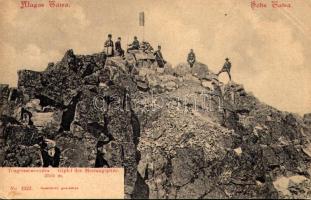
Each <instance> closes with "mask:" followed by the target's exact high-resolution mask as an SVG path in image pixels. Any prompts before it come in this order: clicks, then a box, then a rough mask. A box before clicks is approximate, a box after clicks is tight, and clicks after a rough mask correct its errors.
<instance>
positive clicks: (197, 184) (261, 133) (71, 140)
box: [0, 50, 311, 198]
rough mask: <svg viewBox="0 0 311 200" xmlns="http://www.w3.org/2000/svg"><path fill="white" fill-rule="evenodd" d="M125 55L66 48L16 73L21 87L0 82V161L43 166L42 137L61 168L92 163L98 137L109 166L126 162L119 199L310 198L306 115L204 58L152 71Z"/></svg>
mask: <svg viewBox="0 0 311 200" xmlns="http://www.w3.org/2000/svg"><path fill="white" fill-rule="evenodd" d="M132 53H133V54H136V55H137V57H136V59H137V58H138V63H136V61H135V58H134V56H133V54H132ZM132 53H130V54H126V55H125V60H123V59H122V58H120V57H110V58H108V59H107V58H106V55H105V54H104V53H99V54H93V55H75V54H74V52H73V50H68V51H67V52H66V54H65V56H64V57H63V59H62V60H61V61H60V62H56V63H55V64H54V63H53V64H52V63H51V64H49V65H48V67H47V69H46V70H44V71H42V72H34V71H30V70H21V71H19V72H18V75H19V80H18V88H9V87H8V85H0V114H1V118H0V122H1V124H0V125H1V126H0V134H1V137H0V147H1V148H0V162H1V166H21V167H29V166H31V167H39V166H41V161H40V158H39V151H40V147H39V148H38V141H39V138H40V137H41V136H43V137H45V138H50V139H53V140H55V141H56V145H57V147H59V149H60V151H61V158H60V166H61V167H94V165H95V159H96V144H97V142H98V141H102V142H106V143H107V144H105V145H104V152H105V155H104V159H105V160H106V161H107V163H108V165H109V166H110V167H124V168H125V197H126V198H299V197H300V198H308V197H310V195H311V194H310V188H311V184H310V174H311V172H310V169H309V168H310V148H309V146H310V141H311V138H310V137H311V136H310V130H311V127H310V120H309V118H310V114H306V115H305V116H304V117H303V118H302V117H300V116H297V115H294V114H290V113H287V112H281V111H278V110H276V109H274V108H272V107H270V106H268V105H266V104H264V103H262V102H260V101H259V100H258V99H256V97H254V96H253V95H252V94H251V93H249V92H247V91H246V90H245V89H244V87H243V86H242V85H240V84H237V83H234V82H229V83H227V84H224V83H221V82H219V81H218V77H217V75H215V74H214V73H213V72H211V71H209V69H208V68H207V66H206V65H204V64H201V63H196V64H195V65H194V66H193V68H190V66H189V65H188V64H179V65H178V66H177V67H176V68H173V67H171V66H170V65H166V66H165V67H164V68H158V67H157V65H156V63H153V64H152V58H150V59H149V58H146V55H143V56H144V57H139V54H141V51H140V50H138V51H133V52H132ZM141 61H142V62H141ZM22 108H23V109H26V110H27V111H29V112H31V114H32V121H33V125H29V124H22V123H21V122H19V120H20V118H21V112H22V111H21V110H22ZM297 176H298V177H299V180H302V181H298V182H297V181H296V179H293V177H297ZM280 177H281V179H282V177H285V179H286V181H285V182H286V183H288V184H286V185H285V186H284V187H283V186H282V185H281V186H279V185H277V184H276V183H278V181H279V180H280ZM280 188H281V189H280ZM284 188H285V189H284ZM284 191H285V193H284Z"/></svg>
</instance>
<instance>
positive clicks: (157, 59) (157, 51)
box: [153, 45, 166, 68]
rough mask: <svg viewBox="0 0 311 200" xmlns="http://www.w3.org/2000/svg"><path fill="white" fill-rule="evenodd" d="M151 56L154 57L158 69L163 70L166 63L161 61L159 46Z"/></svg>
mask: <svg viewBox="0 0 311 200" xmlns="http://www.w3.org/2000/svg"><path fill="white" fill-rule="evenodd" d="M153 55H155V60H156V61H157V63H158V66H159V67H160V68H163V67H164V65H165V64H166V61H165V60H164V59H163V56H162V53H161V46H160V45H159V46H158V50H156V51H155V52H154V53H153Z"/></svg>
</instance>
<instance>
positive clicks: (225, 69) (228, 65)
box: [216, 58, 231, 81]
mask: <svg viewBox="0 0 311 200" xmlns="http://www.w3.org/2000/svg"><path fill="white" fill-rule="evenodd" d="M225 60H226V62H225V64H224V66H223V67H222V69H221V70H220V71H219V72H218V73H217V74H216V75H217V76H219V74H221V73H223V72H227V74H228V76H229V79H230V81H231V74H230V69H231V62H230V61H229V58H226V59H225Z"/></svg>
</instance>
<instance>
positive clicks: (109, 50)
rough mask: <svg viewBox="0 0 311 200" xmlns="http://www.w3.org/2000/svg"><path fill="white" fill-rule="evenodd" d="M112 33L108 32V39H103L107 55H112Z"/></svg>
mask: <svg viewBox="0 0 311 200" xmlns="http://www.w3.org/2000/svg"><path fill="white" fill-rule="evenodd" d="M111 38H112V35H111V34H108V39H107V40H106V41H105V45H104V47H105V52H106V54H107V56H113V41H112V39H111Z"/></svg>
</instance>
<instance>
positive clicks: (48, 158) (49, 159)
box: [40, 138, 61, 167]
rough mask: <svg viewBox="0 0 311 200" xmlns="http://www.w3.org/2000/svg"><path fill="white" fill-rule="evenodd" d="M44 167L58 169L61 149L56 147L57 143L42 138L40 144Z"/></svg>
mask: <svg viewBox="0 0 311 200" xmlns="http://www.w3.org/2000/svg"><path fill="white" fill-rule="evenodd" d="M40 148H41V156H42V162H43V163H42V166H43V167H49V166H52V167H58V166H59V161H60V154H61V151H60V149H59V148H58V147H57V146H56V142H55V141H53V140H49V139H43V138H41V143H40Z"/></svg>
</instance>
